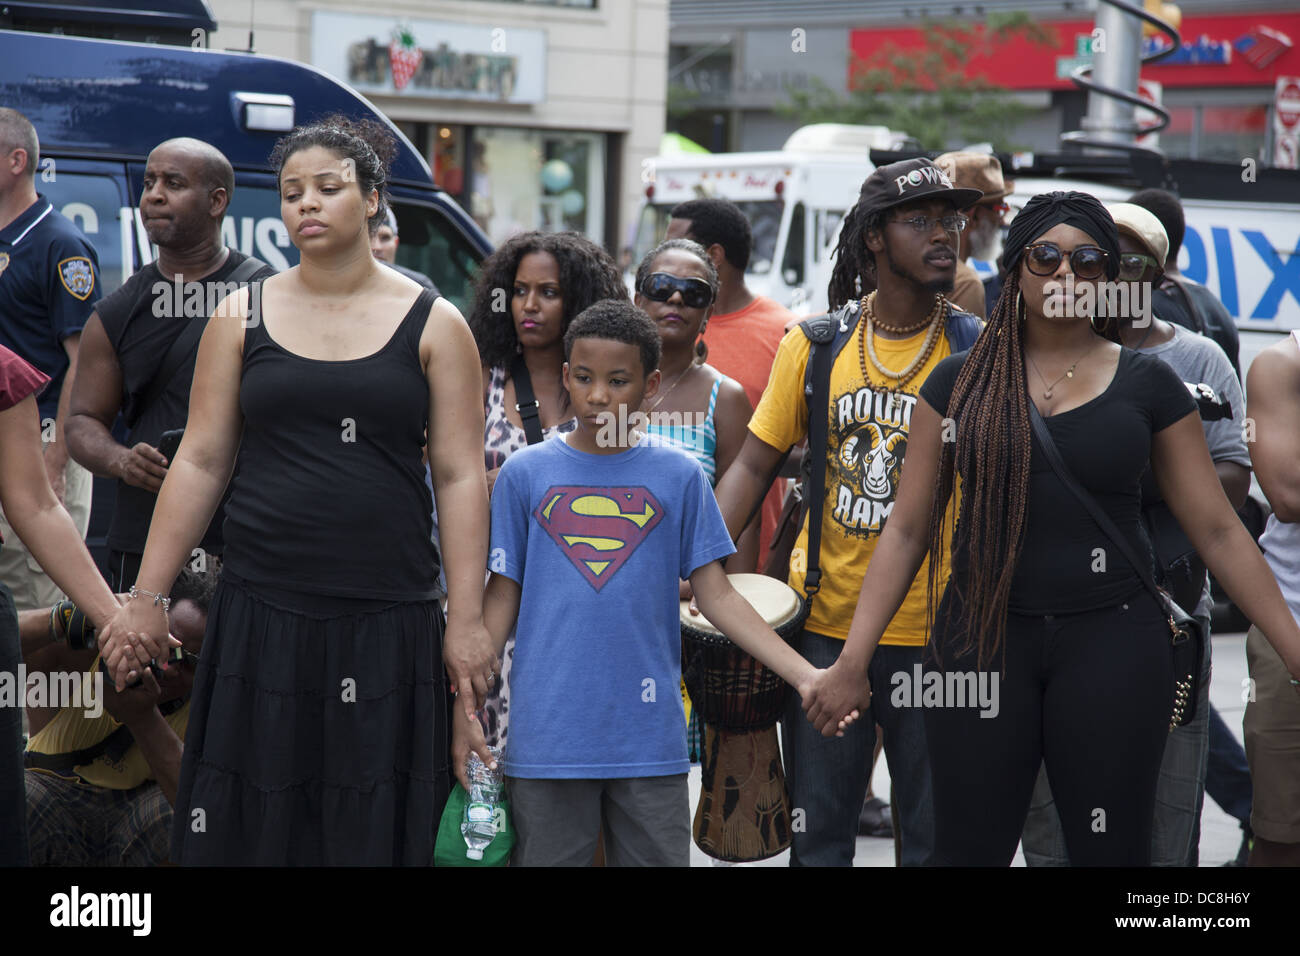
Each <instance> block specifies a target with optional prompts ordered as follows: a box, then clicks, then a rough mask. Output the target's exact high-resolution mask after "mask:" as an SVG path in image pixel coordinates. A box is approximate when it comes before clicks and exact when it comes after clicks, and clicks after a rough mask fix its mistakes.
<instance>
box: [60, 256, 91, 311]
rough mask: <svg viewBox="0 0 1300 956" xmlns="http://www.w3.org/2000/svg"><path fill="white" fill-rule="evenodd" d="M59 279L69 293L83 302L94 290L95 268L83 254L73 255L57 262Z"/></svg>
mask: <svg viewBox="0 0 1300 956" xmlns="http://www.w3.org/2000/svg"><path fill="white" fill-rule="evenodd" d="M59 281H60V282H62V283H63V288H65V289H67V290H68V293H69V294H70V295H72V296H73V297H74V298H76V299H78V300H79V301H81V302H85V301H86V300H87V299H89V298H90V293H92V292H94V291H95V270H94V268H93V267H92V266H91V264H90V260H89V259H87V258H86V257H85V256H73V257H72V258H70V259H64V260H63V261H62V262H60V263H59Z"/></svg>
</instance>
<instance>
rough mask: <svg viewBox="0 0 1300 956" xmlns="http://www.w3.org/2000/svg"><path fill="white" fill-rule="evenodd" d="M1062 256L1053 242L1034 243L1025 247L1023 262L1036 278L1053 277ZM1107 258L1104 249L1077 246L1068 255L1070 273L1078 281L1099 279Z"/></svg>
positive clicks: (1059, 249) (1103, 271)
mask: <svg viewBox="0 0 1300 956" xmlns="http://www.w3.org/2000/svg"><path fill="white" fill-rule="evenodd" d="M1064 256H1065V253H1063V252H1062V251H1061V247H1060V246H1058V245H1057V244H1056V243H1054V242H1035V243H1033V244H1032V245H1028V246H1025V262H1026V263H1027V264H1028V266H1029V271H1030V272H1032V273H1033V274H1034V275H1036V276H1050V275H1054V274H1055V273H1056V270H1057V269H1059V268H1060V267H1061V259H1062V258H1064ZM1108 258H1110V256H1109V255H1108V254H1107V252H1106V250H1105V249H1099V248H1097V247H1096V246H1079V247H1077V248H1075V249H1074V250H1073V251H1072V252H1071V253H1070V256H1069V259H1070V271H1071V272H1073V273H1074V274H1075V275H1076V276H1077V277H1078V278H1080V279H1100V278H1101V277H1102V275H1103V274H1104V273H1105V272H1106V260H1107V259H1108Z"/></svg>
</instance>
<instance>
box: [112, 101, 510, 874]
mask: <svg viewBox="0 0 1300 956" xmlns="http://www.w3.org/2000/svg"><path fill="white" fill-rule="evenodd" d="M394 151H395V144H394V142H393V139H392V136H391V134H389V133H388V132H387V130H385V129H384V128H383V127H381V126H379V125H378V124H375V123H369V122H362V123H357V122H353V121H350V120H348V119H347V118H345V117H330V118H328V119H324V120H321V121H319V122H317V123H314V124H313V125H310V126H306V127H300V128H297V129H295V130H293V131H292V132H290V133H289V134H288V135H286V136H285V137H284V138H282V139H281V140H280V141H279V142H278V143H277V144H276V148H275V151H274V153H273V154H272V165H273V166H274V167H275V168H276V170H277V181H278V185H279V191H280V215H281V217H282V218H283V220H284V224H285V227H286V228H287V230H288V233H289V236H290V238H291V239H292V241H293V243H294V245H295V246H297V247H298V249H299V251H300V252H301V253H302V260H301V263H300V264H299V265H297V266H295V267H294V268H292V269H289V270H288V271H287V272H283V273H281V274H279V275H276V276H272V277H271V278H269V279H266V280H265V281H264V282H262V283H254V284H253V285H252V286H250V287H249V288H248V289H245V290H241V291H239V292H236V293H233V294H232V295H231V296H229V297H228V298H227V299H226V300H225V301H224V302H222V303H221V305H219V306H218V307H217V310H216V312H215V313H214V314H213V316H212V317H211V318H210V319H209V320H208V325H207V328H206V329H205V331H204V333H203V341H202V344H201V345H200V347H199V357H198V364H197V366H196V369H195V373H194V389H193V392H192V399H191V406H190V414H189V424H188V426H187V428H186V432H185V438H184V440H183V442H182V443H181V447H180V450H179V452H178V453H177V454H176V456H175V460H174V461H173V462H172V466H171V468H170V469H169V470H168V473H167V479H166V481H164V482H163V486H162V490H161V492H160V493H159V496H158V504H157V508H156V510H155V511H154V517H153V522H152V524H151V526H150V528H149V539H148V542H147V544H146V546H145V552H144V557H143V560H142V563H141V566H140V574H139V577H138V579H137V584H136V587H134V588H132V592H131V598H130V600H129V601H128V602H127V604H126V605H125V607H124V609H123V610H122V611H121V612H119V613H118V615H117V617H116V618H114V620H113V623H112V625H111V633H110V634H109V636H108V638H107V641H108V642H109V645H108V646H106V648H105V651H106V656H107V658H108V661H109V664H110V667H112V668H113V673H114V675H115V677H116V679H117V681H118V683H119V685H120V684H122V683H123V682H124V680H125V679H129V678H130V676H131V675H130V673H128V672H134V671H136V670H142V669H143V666H144V665H146V664H147V663H148V661H149V659H150V658H151V657H158V658H161V657H162V656H163V655H162V654H161V653H160V652H161V651H162V649H163V646H164V643H165V642H166V639H167V617H166V609H167V604H168V602H167V599H166V598H163V597H161V596H160V595H165V594H167V593H168V592H169V591H170V590H171V585H172V582H173V581H174V580H175V578H176V575H177V573H178V572H179V571H180V569H181V565H182V564H183V563H184V562H185V561H186V560H187V559H188V558H189V556H190V552H191V549H192V548H193V547H194V545H196V544H197V543H198V541H199V538H200V537H201V536H202V534H203V530H204V529H205V528H206V527H207V524H208V522H209V521H210V520H211V517H212V513H213V511H214V510H215V509H216V507H217V503H218V502H219V500H220V499H221V496H222V492H223V491H224V489H225V487H226V483H227V481H230V480H231V474H232V472H234V471H235V467H234V466H235V456H236V453H238V456H239V468H238V471H237V473H235V474H234V479H233V483H232V485H231V493H230V500H229V504H228V505H227V509H226V525H225V532H226V534H225V537H226V552H225V556H224V557H225V560H224V563H223V567H222V574H221V583H220V585H219V587H218V590H217V593H216V595H215V597H214V599H213V602H212V609H211V612H210V614H209V616H208V629H207V638H206V640H205V642H204V646H203V655H202V658H201V661H200V663H199V668H198V671H197V673H196V675H195V681H194V690H193V700H192V704H191V717H190V723H189V727H188V730H187V732H186V737H185V754H184V759H183V763H182V766H181V777H180V786H179V790H178V793H177V800H176V806H175V816H174V827H173V831H172V859H173V861H174V862H176V863H180V864H185V865H194V864H213V865H281V866H283V865H312V866H320V865H331V864H343V865H368V866H381V865H382V866H391V865H399V864H400V865H414V866H428V865H430V864H431V862H432V859H433V845H434V833H435V830H436V822H437V820H438V818H439V816H440V814H441V813H442V810H443V805H444V804H445V802H446V799H447V796H448V794H449V793H450V789H451V788H450V783H451V761H450V727H449V723H448V718H449V716H450V713H451V711H450V708H451V707H452V706H453V704H452V700H451V695H450V693H449V690H451V688H449V687H448V684H447V675H446V674H445V673H444V670H443V664H442V662H443V661H444V660H445V662H446V669H447V672H449V673H450V676H451V678H452V682H453V686H454V688H456V689H458V690H459V692H460V698H461V699H460V701H459V702H457V704H455V706H462V707H464V708H465V709H466V711H467V712H471V713H472V712H473V710H474V709H475V706H476V704H478V703H479V702H481V700H482V699H484V698H485V697H486V695H487V688H488V686H489V684H490V683H492V682H493V680H494V671H495V668H496V654H495V653H494V652H493V649H492V648H491V646H490V642H489V639H488V637H487V633H486V631H485V630H484V627H483V619H482V603H483V568H484V567H485V565H486V563H487V531H488V502H487V486H486V481H485V478H484V472H483V463H482V460H481V459H480V458H479V451H478V450H479V443H480V440H481V437H480V436H481V434H482V432H481V429H482V424H483V419H482V410H481V408H480V406H479V403H478V398H477V389H478V382H479V376H478V374H477V370H476V368H475V363H474V353H475V348H474V342H473V339H472V337H471V336H470V334H469V330H468V329H467V328H466V326H465V322H464V320H463V319H462V318H461V315H460V313H459V312H457V311H456V308H455V307H454V306H452V305H451V304H450V303H448V302H447V300H446V299H441V298H436V297H435V294H434V293H433V292H431V291H427V290H422V289H421V288H420V287H419V286H418V285H417V284H416V283H415V282H413V281H412V280H410V279H408V278H406V277H405V276H403V275H400V274H399V273H397V272H394V271H393V270H391V269H388V268H386V267H385V266H383V265H382V264H381V263H379V262H377V261H376V260H375V259H374V257H373V256H372V254H371V251H370V238H369V230H368V225H369V224H370V223H374V222H380V221H382V220H383V218H384V214H385V210H386V207H387V197H386V195H385V193H386V190H385V188H384V187H385V184H386V181H387V176H388V163H389V162H390V160H391V157H392V154H393V153H394ZM426 441H427V447H428V457H429V463H430V466H431V469H432V475H433V489H434V496H436V498H437V500H438V502H439V504H441V505H442V508H441V511H442V513H443V516H444V521H443V524H444V528H445V531H446V534H445V536H444V539H443V540H444V544H445V549H444V554H445V557H446V559H447V578H448V584H449V587H448V591H449V596H448V615H449V616H448V618H447V621H446V631H445V637H444V623H443V612H442V608H441V607H440V606H439V604H438V601H437V599H436V598H437V579H438V562H437V558H436V555H435V553H434V550H433V545H432V542H431V540H430V524H429V514H430V511H431V510H432V506H433V502H432V501H431V500H430V494H429V491H428V488H427V486H426V485H425V470H424V458H423V450H424V447H425V445H426ZM198 819H202V821H203V826H202V827H199V826H197V825H196V821H197V820H198Z"/></svg>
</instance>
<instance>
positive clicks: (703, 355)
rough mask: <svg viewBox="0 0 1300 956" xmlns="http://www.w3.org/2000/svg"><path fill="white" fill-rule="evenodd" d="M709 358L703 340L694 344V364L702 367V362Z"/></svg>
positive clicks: (707, 348)
mask: <svg viewBox="0 0 1300 956" xmlns="http://www.w3.org/2000/svg"><path fill="white" fill-rule="evenodd" d="M708 357H709V347H708V346H707V345H705V344H704V339H700V340H699V341H698V342H696V343H695V364H696V365H703V364H704V360H705V359H707V358H708Z"/></svg>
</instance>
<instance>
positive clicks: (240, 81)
mask: <svg viewBox="0 0 1300 956" xmlns="http://www.w3.org/2000/svg"><path fill="white" fill-rule="evenodd" d="M0 104H4V105H5V106H8V107H11V108H13V109H16V110H18V111H19V112H21V113H23V114H24V115H25V116H26V117H27V118H28V119H30V120H31V121H32V124H33V125H34V126H35V127H36V133H37V135H38V136H39V137H40V143H41V166H40V169H39V171H38V172H37V181H36V188H37V191H38V192H41V193H44V194H45V195H46V196H47V197H49V199H50V200H51V202H53V203H54V205H55V208H57V209H59V210H60V211H61V212H62V213H63V214H64V215H66V216H67V217H68V218H69V219H72V220H73V221H74V222H76V223H77V225H78V226H80V227H81V229H82V231H84V232H85V233H86V235H87V237H89V239H90V241H91V242H92V243H94V245H95V248H96V250H97V251H98V253H99V265H100V269H101V271H102V273H103V277H102V283H103V290H102V292H103V294H107V293H109V292H112V291H113V290H114V289H116V288H117V287H118V286H119V285H121V284H122V282H123V280H124V279H126V278H127V277H128V276H130V275H131V273H132V272H134V271H135V270H136V269H138V268H139V267H140V266H142V265H145V264H147V263H149V262H151V261H152V259H153V249H152V246H151V245H150V243H149V239H148V236H147V235H146V234H145V232H144V227H143V224H142V223H141V222H140V214H139V203H140V193H141V181H142V179H143V176H144V164H145V159H146V157H147V156H148V155H149V151H150V150H151V149H153V147H155V146H157V145H158V143H160V142H162V141H163V140H165V139H170V138H172V137H174V136H192V137H194V138H196V139H202V140H206V141H207V142H209V143H211V144H212V145H213V146H215V147H217V149H219V150H221V151H222V152H223V153H224V154H225V155H226V157H227V158H228V159H229V160H230V162H231V165H233V166H234V168H235V194H234V197H233V199H232V201H231V204H230V209H229V211H228V212H227V214H226V221H225V225H224V237H225V240H226V243H227V244H228V245H231V246H233V247H235V248H237V249H239V250H240V251H241V252H244V253H247V254H249V255H255V256H257V257H258V258H260V259H263V260H265V261H266V262H268V263H270V264H271V265H272V266H274V267H275V268H277V269H287V268H288V267H290V266H292V265H295V264H297V261H298V251H297V249H295V248H294V247H293V244H292V243H291V242H290V241H289V233H288V231H287V230H286V229H285V227H284V224H283V223H282V222H281V221H280V200H279V195H278V192H277V190H276V183H275V176H274V175H273V174H272V172H271V168H270V166H269V165H268V163H267V157H268V156H269V154H270V152H271V148H272V146H274V145H275V141H276V139H277V138H278V137H279V136H281V135H283V134H284V133H285V132H286V131H288V130H289V129H291V128H292V127H293V126H294V125H301V124H303V123H307V122H310V121H312V120H313V119H316V118H319V117H321V116H325V115H327V114H330V113H345V114H348V115H351V116H360V117H366V118H370V119H374V120H377V121H379V122H381V123H384V124H385V125H387V126H388V127H389V128H390V130H391V131H392V133H393V135H394V136H395V137H396V138H397V141H398V155H397V158H396V159H395V160H394V162H393V167H392V175H391V182H390V184H389V187H388V188H389V192H390V193H391V195H392V198H393V211H394V213H395V214H396V216H397V222H398V227H399V231H400V233H401V237H402V242H401V245H400V246H399V247H398V253H397V255H398V261H399V262H400V263H401V264H402V265H404V266H407V267H408V268H411V269H416V270H418V271H420V272H423V273H425V274H426V275H428V276H429V277H430V278H431V279H433V281H434V282H435V283H436V284H437V285H438V288H439V289H440V290H441V291H442V293H443V295H445V296H446V297H447V298H448V299H450V300H451V301H452V302H454V303H455V304H456V306H457V307H458V308H459V309H461V310H462V311H464V310H465V309H466V308H467V306H468V300H469V295H470V286H471V283H472V280H473V276H474V274H475V271H476V269H477V267H478V264H479V263H480V262H481V261H482V260H483V258H484V257H485V256H486V255H487V254H488V253H489V252H490V251H491V248H492V247H491V243H490V242H489V240H488V238H487V236H486V235H484V233H483V231H482V230H481V229H480V228H479V227H478V225H477V224H476V223H475V222H474V220H473V219H471V218H470V217H469V215H468V214H467V213H466V212H465V211H464V210H463V209H461V208H460V207H459V206H458V205H457V204H456V202H455V201H454V200H453V199H452V198H451V197H450V196H448V195H447V194H446V193H445V192H443V191H442V190H441V189H439V188H438V187H437V186H436V185H434V182H433V175H432V173H431V172H430V170H429V165H428V163H427V162H426V161H425V160H424V157H422V156H421V155H420V153H419V152H418V151H417V150H416V148H415V147H414V146H413V145H412V144H411V142H410V140H408V139H407V138H406V137H405V136H403V135H402V133H401V132H400V131H399V130H398V129H397V128H396V127H395V126H393V124H392V123H391V122H390V121H389V120H388V119H387V118H386V117H385V116H384V115H383V114H382V113H381V112H379V110H378V109H376V108H375V107H374V106H373V105H372V104H371V103H370V102H369V101H367V100H366V99H365V98H364V97H362V96H361V95H360V94H359V93H357V92H355V91H354V90H352V89H351V88H349V87H348V86H346V85H344V84H343V83H341V82H339V81H338V80H335V79H334V78H333V77H331V76H329V75H328V74H325V73H322V72H321V71H320V70H317V69H315V68H313V67H310V66H306V65H304V64H301V63H295V62H293V61H291V60H283V59H279V58H277V57H268V56H258V55H252V54H247V53H225V52H218V51H215V50H207V49H202V48H198V49H195V48H191V47H182V46H162V45H156V44H148V43H131V42H120V41H116V40H102V39H88V38H81V37H71V36H62V35H57V34H42V33H27V32H18V31H10V30H0Z"/></svg>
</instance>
